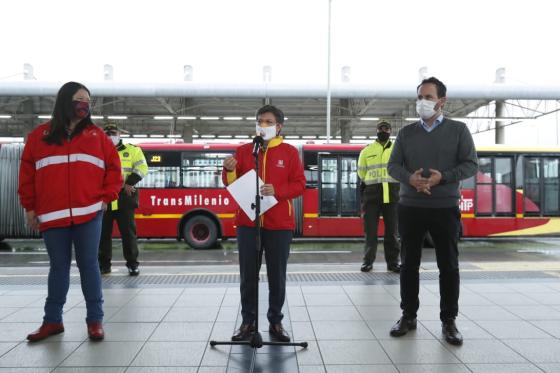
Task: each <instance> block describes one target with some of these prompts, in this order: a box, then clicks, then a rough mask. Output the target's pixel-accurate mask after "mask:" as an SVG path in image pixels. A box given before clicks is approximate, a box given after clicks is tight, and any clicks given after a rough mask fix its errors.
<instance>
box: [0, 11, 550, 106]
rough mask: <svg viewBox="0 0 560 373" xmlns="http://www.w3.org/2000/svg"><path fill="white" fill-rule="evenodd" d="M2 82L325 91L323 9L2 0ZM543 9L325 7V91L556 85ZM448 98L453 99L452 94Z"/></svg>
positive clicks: (546, 15) (0, 75) (547, 25)
mask: <svg viewBox="0 0 560 373" xmlns="http://www.w3.org/2000/svg"><path fill="white" fill-rule="evenodd" d="M0 14H2V22H0V35H2V50H3V52H2V54H1V56H0V81H12V80H21V79H23V75H22V70H23V68H22V66H23V63H30V64H32V65H33V67H34V75H35V77H36V78H37V80H41V81H57V82H65V81H68V80H77V81H82V82H86V83H87V82H93V81H101V80H103V65H104V64H111V65H113V67H114V80H115V81H117V82H180V81H182V80H183V65H191V66H193V69H194V75H193V76H194V81H196V82H213V83H217V82H230V83H235V82H242V83H259V82H262V76H263V73H262V67H263V65H270V66H271V67H272V82H275V83H299V84H308V83H324V82H325V81H326V76H327V24H328V16H327V15H328V0H237V1H232V0H229V1H228V0H177V1H169V0H160V1H145V0H134V1H132V0H118V1H117V0H95V1H87V2H77V1H68V0H57V1H44V0H26V1H16V0H5V1H1V2H0ZM558 14H560V2H558V1H551V0H531V1H520V0H513V1H512V0H509V1H505V0H492V1H490V0H471V1H460V2H459V1H449V0H430V1H410V0H387V1H381V0H375V1H374V0H370V1H366V0H332V42H331V46H332V47H331V48H332V49H331V50H332V68H331V74H332V75H331V76H332V80H333V82H339V81H340V76H341V74H340V70H341V68H342V66H350V67H351V78H350V80H351V82H356V83H379V84H399V85H400V84H410V85H416V84H417V81H418V69H419V68H420V67H422V66H427V67H428V72H429V74H430V75H435V76H437V77H438V78H440V79H441V80H443V81H444V82H445V83H447V84H448V85H449V84H487V83H491V82H493V81H494V79H495V70H496V69H497V68H498V67H505V68H506V81H507V82H509V83H518V84H527V85H534V84H554V85H560V73H558V69H559V66H560V53H558V46H557V44H558V35H559V31H558V30H559V29H558V26H557V22H558V20H557V19H558ZM449 93H450V96H451V95H452V92H449Z"/></svg>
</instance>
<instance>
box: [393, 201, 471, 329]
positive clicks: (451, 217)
mask: <svg viewBox="0 0 560 373" xmlns="http://www.w3.org/2000/svg"><path fill="white" fill-rule="evenodd" d="M398 215H399V233H400V236H401V244H402V246H401V248H402V254H401V255H402V268H401V309H402V310H403V316H405V317H408V318H415V317H416V312H417V311H418V308H419V306H420V301H419V299H418V293H419V287H420V278H419V273H418V271H419V268H420V259H421V257H422V244H423V241H424V236H425V234H426V232H430V234H431V236H432V239H433V241H434V246H435V250H436V260H437V265H438V268H439V293H440V315H439V317H440V319H441V320H442V321H443V320H448V319H455V317H457V313H458V312H459V281H460V280H459V250H458V248H457V241H458V237H459V227H460V220H461V213H460V211H459V208H458V207H450V208H421V207H410V206H404V205H401V204H399V209H398Z"/></svg>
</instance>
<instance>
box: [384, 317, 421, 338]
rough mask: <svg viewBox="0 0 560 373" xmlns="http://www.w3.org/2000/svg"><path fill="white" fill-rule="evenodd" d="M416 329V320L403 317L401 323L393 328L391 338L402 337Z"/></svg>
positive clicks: (398, 322)
mask: <svg viewBox="0 0 560 373" xmlns="http://www.w3.org/2000/svg"><path fill="white" fill-rule="evenodd" d="M414 329H416V318H414V319H408V318H406V317H404V316H403V317H401V318H400V319H399V321H397V323H396V324H395V325H393V327H392V328H391V333H390V334H391V336H393V337H401V336H403V335H405V334H406V333H408V331H409V330H414Z"/></svg>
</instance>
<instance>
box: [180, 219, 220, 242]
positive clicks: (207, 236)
mask: <svg viewBox="0 0 560 373" xmlns="http://www.w3.org/2000/svg"><path fill="white" fill-rule="evenodd" d="M183 238H184V239H185V242H186V243H188V244H189V246H190V247H192V248H193V249H209V248H211V247H212V246H214V245H215V244H216V240H217V238H218V227H216V223H214V221H213V220H212V219H210V218H209V217H207V216H204V215H197V216H194V217H192V218H190V219H189V220H188V221H187V223H186V224H185V226H184V228H183Z"/></svg>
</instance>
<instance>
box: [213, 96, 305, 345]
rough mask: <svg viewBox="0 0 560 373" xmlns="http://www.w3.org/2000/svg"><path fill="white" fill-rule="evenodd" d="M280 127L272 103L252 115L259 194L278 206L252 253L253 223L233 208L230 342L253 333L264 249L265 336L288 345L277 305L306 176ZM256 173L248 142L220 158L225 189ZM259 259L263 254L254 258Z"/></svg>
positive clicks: (279, 113)
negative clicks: (236, 279)
mask: <svg viewBox="0 0 560 373" xmlns="http://www.w3.org/2000/svg"><path fill="white" fill-rule="evenodd" d="M283 124H284V113H282V111H281V110H280V109H278V108H277V107H275V106H272V105H266V106H263V107H262V108H260V109H259V110H258V111H257V127H256V130H257V134H258V135H261V136H262V138H263V140H264V145H263V147H262V148H261V149H260V150H259V153H260V154H259V176H260V178H261V179H262V180H263V181H264V184H263V185H262V187H261V190H260V192H261V194H262V195H263V196H274V197H276V199H277V200H278V203H277V204H276V205H274V206H273V207H272V208H270V209H269V210H267V211H266V212H265V213H264V214H262V215H261V217H260V219H261V227H262V229H261V232H260V233H261V239H262V240H261V247H260V248H259V250H257V247H256V240H255V236H256V234H257V232H256V228H255V224H254V222H253V221H251V219H250V218H249V217H248V216H247V215H246V214H245V213H244V212H243V210H241V209H238V211H237V216H236V219H235V225H236V226H237V247H238V248H239V272H240V275H241V283H240V291H241V316H242V318H243V320H242V323H241V326H240V327H239V330H237V331H236V332H235V334H234V335H233V336H232V337H231V339H232V340H233V341H241V340H246V339H249V338H250V337H251V335H252V334H253V333H254V332H255V330H256V328H255V327H256V325H255V320H256V316H257V315H256V309H257V304H256V293H255V290H256V287H257V286H258V283H257V273H256V271H257V270H258V268H255V263H256V262H257V252H259V253H261V252H262V250H264V255H265V259H266V272H267V277H268V291H269V297H268V312H267V318H268V321H269V323H270V325H269V329H268V331H269V333H270V335H271V336H272V338H274V339H277V340H279V341H281V342H289V341H290V336H289V334H288V333H287V332H286V330H285V329H284V327H283V325H282V319H283V317H284V315H283V313H282V306H283V305H284V300H285V298H286V268H287V264H288V256H289V255H290V243H291V241H292V234H293V230H294V228H295V218H294V216H295V215H294V210H293V205H292V199H293V198H296V197H298V196H300V195H302V194H303V191H304V189H305V176H304V173H303V166H302V164H301V160H300V157H299V154H298V151H297V149H296V148H295V147H293V146H292V145H289V144H286V143H285V142H283V141H282V137H281V136H279V135H280V131H281V130H282V126H283ZM253 169H255V158H254V157H253V144H250V143H249V144H245V145H242V146H240V147H239V148H237V151H236V152H235V156H234V157H229V158H226V159H225V160H224V169H223V171H222V180H223V182H224V184H225V185H229V184H231V183H233V182H234V181H235V180H236V179H237V178H239V177H241V176H242V175H244V174H245V173H246V172H248V171H250V170H253ZM259 259H262V256H261V257H260V258H259Z"/></svg>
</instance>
